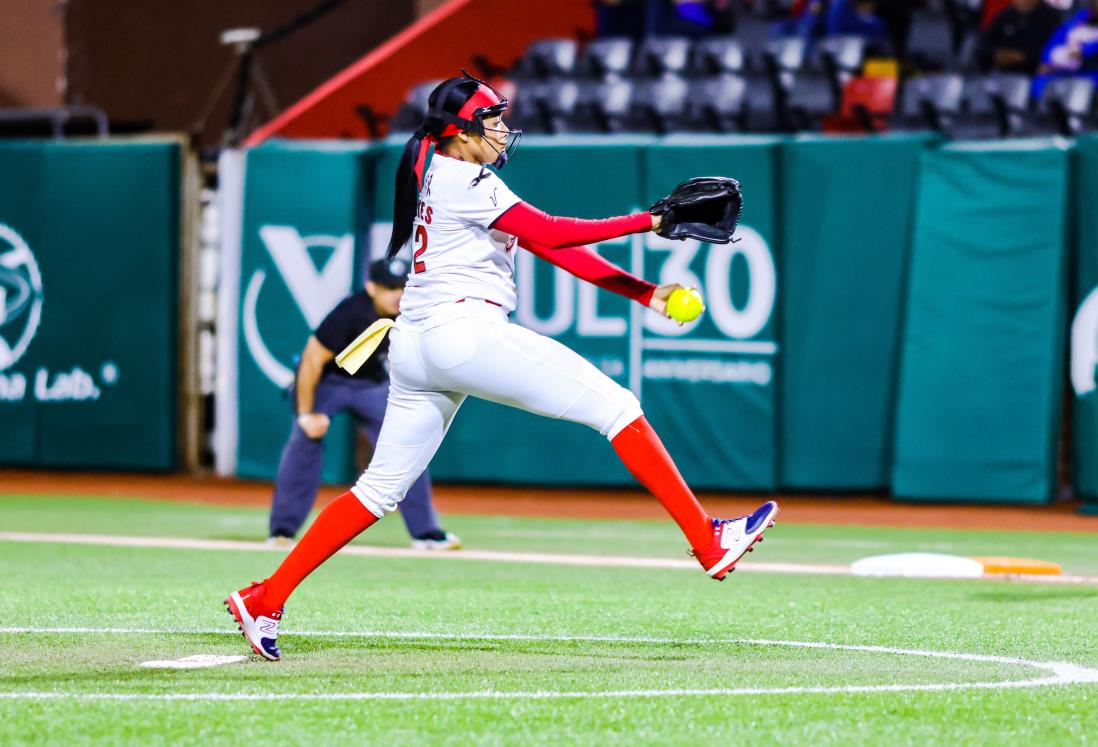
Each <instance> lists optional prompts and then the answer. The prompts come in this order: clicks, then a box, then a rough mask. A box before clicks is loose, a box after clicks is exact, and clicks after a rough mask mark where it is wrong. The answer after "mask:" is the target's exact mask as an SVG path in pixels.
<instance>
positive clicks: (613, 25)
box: [594, 0, 736, 41]
mask: <svg viewBox="0 0 1098 747" xmlns="http://www.w3.org/2000/svg"><path fill="white" fill-rule="evenodd" d="M594 5H595V23H596V27H597V29H598V32H597V33H598V35H599V36H628V37H631V38H632V39H634V40H635V41H640V40H641V38H642V37H643V36H645V35H646V34H647V35H650V36H687V37H690V38H694V39H696V38H700V37H702V36H707V35H709V34H731V33H733V32H734V31H735V30H736V13H735V4H734V3H733V0H594Z"/></svg>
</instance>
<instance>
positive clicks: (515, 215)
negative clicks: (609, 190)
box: [492, 202, 660, 249]
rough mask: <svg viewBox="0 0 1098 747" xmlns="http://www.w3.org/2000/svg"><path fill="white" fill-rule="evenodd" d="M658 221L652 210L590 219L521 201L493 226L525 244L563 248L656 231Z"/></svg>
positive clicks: (497, 219) (503, 214)
mask: <svg viewBox="0 0 1098 747" xmlns="http://www.w3.org/2000/svg"><path fill="white" fill-rule="evenodd" d="M659 225H660V216H658V215H653V214H652V213H650V212H641V213H631V214H629V215H619V216H616V217H613V218H599V219H595V220H588V219H585V218H566V217H562V216H559V215H548V214H547V213H545V212H544V211H541V210H538V209H537V208H536V207H534V206H533V205H530V204H529V203H526V202H518V203H516V204H515V205H513V206H512V207H511V208H510V209H508V210H507V211H505V212H503V213H502V214H501V215H500V216H499V217H497V218H496V219H495V221H494V222H493V223H492V228H495V229H498V230H500V231H503V232H504V233H508V234H511V235H512V236H517V237H518V240H519V241H520V242H522V243H523V245H524V246H525V245H527V244H540V245H541V246H544V247H548V248H549V249H563V248H565V247H572V246H580V245H581V244H594V243H597V242H599V241H609V240H610V239H617V238H620V237H622V236H627V235H629V234H631V233H644V232H645V231H653V230H655V229H657V228H659Z"/></svg>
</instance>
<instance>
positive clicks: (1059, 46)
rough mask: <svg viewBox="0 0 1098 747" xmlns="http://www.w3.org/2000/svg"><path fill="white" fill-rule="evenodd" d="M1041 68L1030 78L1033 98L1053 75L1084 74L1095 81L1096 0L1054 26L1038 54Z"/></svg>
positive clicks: (1097, 75)
mask: <svg viewBox="0 0 1098 747" xmlns="http://www.w3.org/2000/svg"><path fill="white" fill-rule="evenodd" d="M1040 72H1041V73H1042V74H1041V75H1039V76H1038V77H1037V78H1036V79H1035V80H1034V81H1033V96H1034V97H1035V98H1040V96H1041V92H1042V91H1043V90H1044V87H1045V86H1046V85H1047V84H1048V81H1049V80H1051V79H1052V78H1056V77H1065V76H1078V77H1087V78H1092V79H1093V80H1094V81H1095V82H1096V83H1098V0H1094V3H1093V4H1092V5H1091V7H1089V8H1084V9H1083V10H1080V11H1079V12H1078V13H1076V14H1075V15H1073V16H1072V17H1071V18H1069V19H1068V20H1067V21H1066V22H1065V23H1064V25H1063V26H1061V27H1060V28H1059V29H1057V30H1056V33H1055V34H1053V35H1052V39H1050V40H1049V43H1048V46H1046V47H1045V53H1044V54H1043V55H1042V56H1041V67H1040Z"/></svg>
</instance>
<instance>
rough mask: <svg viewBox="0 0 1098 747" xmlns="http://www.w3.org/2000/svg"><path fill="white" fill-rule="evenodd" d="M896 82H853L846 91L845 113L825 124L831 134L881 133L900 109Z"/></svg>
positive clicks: (856, 79) (844, 96)
mask: <svg viewBox="0 0 1098 747" xmlns="http://www.w3.org/2000/svg"><path fill="white" fill-rule="evenodd" d="M898 85H899V81H897V80H896V78H852V79H851V80H850V81H848V82H847V84H846V85H845V86H844V87H843V104H842V110H841V111H840V112H839V114H838V115H835V116H830V117H827V118H826V119H825V120H824V129H825V131H827V132H881V131H882V130H885V129H887V128H888V120H889V118H890V117H891V116H892V114H893V112H894V110H895V106H896V91H897V88H898Z"/></svg>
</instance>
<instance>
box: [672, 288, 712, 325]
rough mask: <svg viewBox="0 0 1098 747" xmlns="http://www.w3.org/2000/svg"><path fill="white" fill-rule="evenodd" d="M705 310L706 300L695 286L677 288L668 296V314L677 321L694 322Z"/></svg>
mask: <svg viewBox="0 0 1098 747" xmlns="http://www.w3.org/2000/svg"><path fill="white" fill-rule="evenodd" d="M703 311H705V301H703V300H702V295H701V293H698V291H697V290H696V289H694V288H676V289H675V290H673V291H671V295H670V296H668V297H667V315H668V316H669V317H671V318H672V319H674V320H675V321H676V322H692V321H694V320H695V319H697V318H698V317H699V316H701V313H702V312H703Z"/></svg>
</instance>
